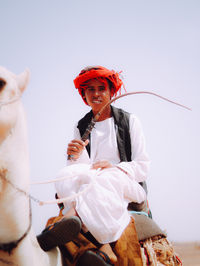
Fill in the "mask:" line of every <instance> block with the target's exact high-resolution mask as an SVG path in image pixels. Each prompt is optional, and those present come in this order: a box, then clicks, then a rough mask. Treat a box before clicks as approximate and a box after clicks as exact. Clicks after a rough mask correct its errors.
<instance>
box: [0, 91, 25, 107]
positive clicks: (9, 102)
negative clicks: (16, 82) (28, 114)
mask: <svg viewBox="0 0 200 266" xmlns="http://www.w3.org/2000/svg"><path fill="white" fill-rule="evenodd" d="M21 96H22V95H21V94H19V95H17V96H16V97H15V98H13V99H11V100H8V101H0V109H1V107H2V106H5V105H8V104H11V103H15V102H17V101H19V100H20V98H21Z"/></svg>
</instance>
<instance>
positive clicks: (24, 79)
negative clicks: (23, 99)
mask: <svg viewBox="0 0 200 266" xmlns="http://www.w3.org/2000/svg"><path fill="white" fill-rule="evenodd" d="M29 79H30V71H29V69H25V70H24V72H22V73H21V74H19V75H18V76H17V83H18V86H19V89H20V91H21V93H22V92H23V91H24V90H25V89H26V87H27V85H28V82H29Z"/></svg>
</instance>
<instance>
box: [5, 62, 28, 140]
mask: <svg viewBox="0 0 200 266" xmlns="http://www.w3.org/2000/svg"><path fill="white" fill-rule="evenodd" d="M29 76H30V72H29V70H25V71H24V72H23V73H21V74H19V75H16V74H13V73H11V72H10V71H8V70H7V69H6V68H4V67H1V66H0V145H1V143H2V142H3V141H4V139H5V138H6V137H7V135H8V134H9V132H10V130H11V129H12V128H13V127H14V125H15V122H16V119H17V111H16V104H17V102H18V100H19V99H20V96H21V94H22V93H23V91H24V90H25V88H26V87H27V85H28V82H29Z"/></svg>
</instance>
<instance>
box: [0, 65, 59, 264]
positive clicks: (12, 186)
mask: <svg viewBox="0 0 200 266" xmlns="http://www.w3.org/2000/svg"><path fill="white" fill-rule="evenodd" d="M28 81H29V71H28V70H25V71H24V72H23V73H22V74H20V75H15V74H13V73H11V72H9V71H8V70H7V69H5V68H3V67H0V265H13V266H16V265H18V266H61V265H63V263H62V256H61V253H60V251H59V249H58V248H54V249H52V250H51V251H49V252H44V251H43V250H42V249H41V248H40V246H39V244H38V242H37V239H36V236H35V234H34V232H33V229H32V227H31V210H30V202H29V198H28V197H27V195H25V194H24V193H23V192H20V191H19V190H18V189H17V188H20V189H21V190H23V191H26V193H27V194H28V193H29V183H30V182H29V153H28V144H27V130H26V119H25V114H24V110H23V106H22V103H21V100H20V97H21V95H22V93H23V91H24V90H25V88H26V87H27V84H28Z"/></svg>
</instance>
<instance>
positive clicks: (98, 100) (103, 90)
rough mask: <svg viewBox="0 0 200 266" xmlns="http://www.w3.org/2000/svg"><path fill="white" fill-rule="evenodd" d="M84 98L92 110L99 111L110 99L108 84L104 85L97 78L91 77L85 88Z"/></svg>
mask: <svg viewBox="0 0 200 266" xmlns="http://www.w3.org/2000/svg"><path fill="white" fill-rule="evenodd" d="M85 98H86V101H87V103H88V105H89V106H90V107H91V108H92V110H93V111H99V110H100V109H101V108H102V107H103V106H104V105H105V104H106V103H108V102H109V101H110V99H111V93H110V89H109V85H108V83H107V82H106V85H105V84H104V83H103V82H101V81H99V80H98V79H91V80H89V81H88V83H87V88H86V89H85Z"/></svg>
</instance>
